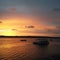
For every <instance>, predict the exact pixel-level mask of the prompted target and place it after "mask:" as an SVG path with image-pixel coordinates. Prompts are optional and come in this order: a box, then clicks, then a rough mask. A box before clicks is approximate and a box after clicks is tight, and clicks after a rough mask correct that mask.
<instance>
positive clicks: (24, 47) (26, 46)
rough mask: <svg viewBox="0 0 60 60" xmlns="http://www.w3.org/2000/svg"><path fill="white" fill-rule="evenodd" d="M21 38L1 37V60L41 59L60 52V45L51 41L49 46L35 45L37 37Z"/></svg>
mask: <svg viewBox="0 0 60 60" xmlns="http://www.w3.org/2000/svg"><path fill="white" fill-rule="evenodd" d="M20 40H21V38H4V39H0V60H40V57H45V56H48V55H50V54H55V53H60V45H56V44H54V43H50V44H49V45H48V46H47V47H40V46H38V45H34V44H33V41H34V40H36V39H26V40H27V42H21V41H20Z"/></svg>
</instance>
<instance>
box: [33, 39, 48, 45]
mask: <svg viewBox="0 0 60 60" xmlns="http://www.w3.org/2000/svg"><path fill="white" fill-rule="evenodd" d="M33 44H36V45H40V46H46V45H48V44H49V41H48V40H39V41H38V42H33Z"/></svg>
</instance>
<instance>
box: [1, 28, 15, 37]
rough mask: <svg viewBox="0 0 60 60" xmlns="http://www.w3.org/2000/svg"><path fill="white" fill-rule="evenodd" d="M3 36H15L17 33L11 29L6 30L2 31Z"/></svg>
mask: <svg viewBox="0 0 60 60" xmlns="http://www.w3.org/2000/svg"><path fill="white" fill-rule="evenodd" d="M0 32H1V35H4V36H15V31H12V30H11V29H6V30H0Z"/></svg>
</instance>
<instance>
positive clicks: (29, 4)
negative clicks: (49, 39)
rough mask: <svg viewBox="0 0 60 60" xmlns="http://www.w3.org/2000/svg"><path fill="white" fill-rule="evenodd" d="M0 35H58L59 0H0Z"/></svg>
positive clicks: (59, 34)
mask: <svg viewBox="0 0 60 60" xmlns="http://www.w3.org/2000/svg"><path fill="white" fill-rule="evenodd" d="M0 35H4V36H59V37H60V0H0Z"/></svg>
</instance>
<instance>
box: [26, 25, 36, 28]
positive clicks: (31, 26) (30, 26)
mask: <svg viewBox="0 0 60 60" xmlns="http://www.w3.org/2000/svg"><path fill="white" fill-rule="evenodd" d="M25 28H35V26H33V25H29V26H25Z"/></svg>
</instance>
